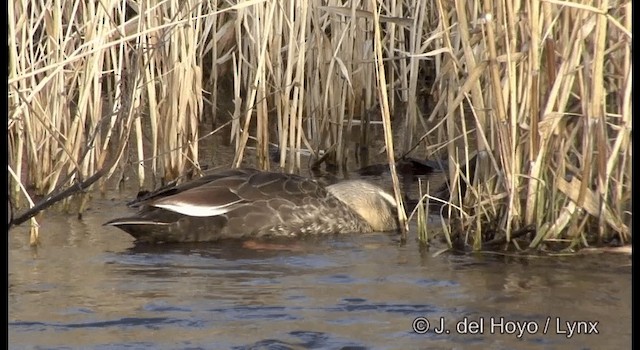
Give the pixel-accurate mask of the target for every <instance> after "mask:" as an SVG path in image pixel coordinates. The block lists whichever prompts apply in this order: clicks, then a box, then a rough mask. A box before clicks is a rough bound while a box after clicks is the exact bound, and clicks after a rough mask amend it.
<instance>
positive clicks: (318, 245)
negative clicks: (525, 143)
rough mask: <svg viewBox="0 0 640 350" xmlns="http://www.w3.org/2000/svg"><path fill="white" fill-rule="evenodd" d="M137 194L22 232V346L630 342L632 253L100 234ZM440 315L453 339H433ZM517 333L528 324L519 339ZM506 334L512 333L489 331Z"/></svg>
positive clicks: (14, 283)
mask: <svg viewBox="0 0 640 350" xmlns="http://www.w3.org/2000/svg"><path fill="white" fill-rule="evenodd" d="M123 201H124V200H116V201H108V200H97V201H94V202H93V208H92V210H91V211H90V212H88V213H87V215H85V219H84V220H83V221H78V220H76V219H75V218H73V217H71V216H66V215H61V214H56V213H54V212H50V213H48V214H46V215H45V217H44V218H43V219H42V220H41V223H42V224H43V231H42V233H41V235H42V240H43V246H42V247H41V248H39V249H38V251H37V252H34V251H33V250H31V249H30V248H29V247H28V238H27V228H26V227H19V228H17V229H15V230H13V231H11V233H10V235H9V251H8V254H9V344H10V347H11V348H15V349H23V348H47V349H63V348H64V349H68V348H89V349H114V348H123V347H128V348H135V349H138V348H148V349H175V348H183V349H184V348H189V349H197V348H203V349H213V348H215V349H230V348H233V349H249V348H251V349H301V348H318V349H320V348H322V349H325V348H328V349H339V348H351V349H358V348H387V349H399V348H403V349H409V348H424V347H429V348H465V349H467V348H478V349H480V348H483V349H484V348H497V349H499V348H504V349H511V348H516V347H517V348H524V349H526V348H534V347H539V346H540V345H542V346H546V347H548V348H556V347H564V346H567V347H571V348H594V349H595V348H605V347H606V348H614V347H615V348H628V347H629V346H630V344H631V311H630V310H631V308H630V306H631V278H630V277H631V273H630V268H629V267H625V265H629V263H630V260H629V258H628V257H626V256H615V255H601V256H597V257H594V256H584V257H572V258H563V259H560V258H554V259H549V258H538V259H513V258H503V257H499V256H486V255H477V256H469V255H454V254H448V253H445V254H441V255H437V256H434V255H435V254H434V252H435V251H437V249H433V250H431V251H427V252H424V251H422V252H421V251H420V249H418V246H417V244H416V243H415V242H414V240H413V239H410V240H409V242H408V243H407V244H406V245H401V244H399V243H398V239H397V237H395V236H394V235H389V234H367V235H361V236H343V237H324V238H320V239H309V240H302V241H300V242H296V243H295V244H293V243H291V245H292V249H288V250H280V251H270V250H255V249H249V248H246V247H245V246H243V245H242V244H241V243H223V244H189V245H165V246H136V245H134V244H133V242H132V239H131V238H130V237H128V236H127V235H126V234H125V233H123V232H121V231H119V230H117V229H114V228H111V227H103V226H101V223H102V222H104V221H106V220H108V219H110V218H112V217H116V216H120V215H121V214H125V212H126V210H127V209H126V208H124V207H123V206H122V202H123ZM414 232H415V231H414ZM293 248H294V249H293ZM419 317H424V318H426V319H427V320H429V321H430V322H431V329H430V330H429V332H427V333H425V334H417V333H415V332H414V331H413V330H412V323H413V322H414V320H415V319H416V318H419ZM465 318H466V319H465ZM501 318H502V319H501ZM440 320H443V321H444V324H445V327H446V328H447V329H448V330H449V334H446V333H443V334H436V333H434V331H433V330H434V327H438V326H439V324H440ZM465 320H466V321H465ZM547 320H549V324H548V331H547V334H542V333H543V327H544V326H545V323H546V322H547ZM516 321H517V322H518V323H516ZM577 321H585V323H584V327H583V328H584V330H582V329H581V330H582V332H583V333H585V332H587V331H592V330H591V329H589V328H588V326H589V325H590V324H591V325H592V324H593V323H594V322H598V323H597V325H596V329H597V331H598V332H599V334H574V335H573V336H571V337H570V338H569V337H568V336H569V333H568V332H569V329H570V328H568V327H569V326H568V325H572V324H574V325H575V324H576V323H575V322H577ZM527 322H528V323H527ZM567 322H569V323H568V324H567ZM586 322H591V323H590V324H589V323H586ZM481 325H482V326H483V328H482V329H480V328H479V327H480V326H481ZM518 325H519V326H521V327H524V326H527V327H529V328H526V330H528V332H524V333H523V334H522V337H521V338H519V337H518V333H520V331H519V329H518V328H516V327H517V326H518ZM491 326H492V328H491ZM474 327H475V328H474ZM500 327H502V328H500ZM509 327H512V328H509ZM536 327H537V328H536ZM501 329H502V330H503V332H509V333H511V334H502V335H501V334H491V331H493V332H494V333H495V332H499V331H500V330H501ZM576 329H578V328H576ZM458 331H466V332H467V334H460V333H459V332H458ZM514 332H515V333H514ZM558 332H561V334H555V333H558ZM474 333H475V334H474ZM529 333H533V334H529Z"/></svg>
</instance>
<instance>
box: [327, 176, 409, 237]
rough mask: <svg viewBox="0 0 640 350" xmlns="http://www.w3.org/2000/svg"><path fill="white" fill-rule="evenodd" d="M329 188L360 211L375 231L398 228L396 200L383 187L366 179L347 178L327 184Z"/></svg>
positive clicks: (359, 213) (349, 205)
mask: <svg viewBox="0 0 640 350" xmlns="http://www.w3.org/2000/svg"><path fill="white" fill-rule="evenodd" d="M327 190H328V191H329V193H331V194H332V195H333V196H335V197H336V198H338V199H339V200H340V201H341V202H343V203H345V204H346V205H347V206H348V207H349V208H351V209H352V210H353V211H355V212H356V213H358V215H360V216H361V217H362V218H363V219H364V220H365V221H366V222H367V223H369V225H370V226H371V228H372V229H373V230H374V231H393V230H397V229H398V227H399V226H398V216H397V212H396V210H397V209H396V207H397V203H396V200H395V198H394V196H393V195H392V194H389V193H388V192H386V191H385V190H383V189H382V188H380V187H378V186H376V185H374V184H372V183H369V182H367V181H364V180H347V181H342V182H339V183H336V184H333V185H330V186H327Z"/></svg>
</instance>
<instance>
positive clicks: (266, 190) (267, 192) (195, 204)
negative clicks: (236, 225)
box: [147, 171, 327, 217]
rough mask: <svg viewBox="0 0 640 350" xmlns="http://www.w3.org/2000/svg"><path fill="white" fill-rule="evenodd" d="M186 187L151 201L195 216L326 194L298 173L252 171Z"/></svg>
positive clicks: (298, 202)
mask: <svg viewBox="0 0 640 350" xmlns="http://www.w3.org/2000/svg"><path fill="white" fill-rule="evenodd" d="M188 185H189V187H188V188H187V189H184V187H183V188H181V189H180V191H178V192H176V193H173V194H170V195H167V196H162V197H161V198H157V199H154V200H152V201H149V202H148V203H147V204H148V205H150V206H153V207H158V208H163V209H166V210H170V211H173V212H176V213H180V214H183V215H187V216H195V217H208V216H216V215H222V214H225V213H228V212H230V211H232V210H234V209H236V208H238V207H239V206H241V205H244V204H247V203H254V202H262V201H274V200H278V201H280V200H281V201H285V202H286V203H288V204H289V206H291V207H295V206H296V205H301V204H303V203H304V202H305V201H308V200H310V199H311V198H316V199H317V198H325V197H326V196H327V192H326V190H325V188H324V187H323V186H322V185H320V184H319V183H317V182H316V181H314V180H311V179H307V178H304V177H301V176H297V175H291V174H280V173H271V172H259V171H256V172H252V173H250V174H238V175H234V176H225V177H220V178H215V179H213V180H212V181H208V182H204V183H203V182H199V184H198V185H197V186H194V185H192V184H188Z"/></svg>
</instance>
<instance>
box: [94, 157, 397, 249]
mask: <svg viewBox="0 0 640 350" xmlns="http://www.w3.org/2000/svg"><path fill="white" fill-rule="evenodd" d="M132 204H133V205H134V206H137V207H139V208H140V210H139V212H138V213H136V214H135V215H134V216H132V217H128V218H120V219H115V220H112V221H109V222H107V223H106V224H105V225H111V226H115V227H118V228H120V229H122V230H124V231H125V232H127V233H129V234H130V235H132V236H133V237H135V238H136V240H137V241H139V242H151V243H160V242H199V241H216V240H219V239H226V238H259V237H298V236H303V235H318V234H330V233H352V232H371V231H392V230H396V229H397V227H398V225H397V219H396V213H395V207H394V201H393V197H392V196H391V195H389V194H387V193H386V192H384V191H383V190H382V189H380V188H379V187H377V186H375V185H373V184H370V183H368V182H364V181H362V180H350V181H344V182H341V183H338V184H334V185H330V186H327V187H324V186H322V185H321V184H320V183H318V182H317V181H315V180H311V179H307V178H305V177H301V176H297V175H290V174H281V173H273V172H263V171H258V170H254V169H234V170H227V171H223V172H218V173H213V174H210V175H207V176H204V177H202V178H199V179H196V180H193V181H190V182H187V183H184V184H182V185H179V186H170V187H166V188H162V189H160V190H158V191H155V192H153V193H148V194H145V195H143V196H141V197H140V198H139V199H138V200H136V201H134V202H133V203H132Z"/></svg>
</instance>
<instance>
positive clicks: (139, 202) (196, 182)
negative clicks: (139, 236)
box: [127, 168, 259, 208]
mask: <svg viewBox="0 0 640 350" xmlns="http://www.w3.org/2000/svg"><path fill="white" fill-rule="evenodd" d="M257 172H259V170H257V169H252V168H242V169H229V170H224V171H218V172H210V173H205V175H204V176H202V177H199V178H197V179H193V180H191V181H188V182H185V183H182V184H179V185H178V184H176V183H175V182H172V183H169V184H167V185H166V186H163V187H160V188H158V189H156V190H154V191H152V192H148V191H144V192H140V193H139V194H138V197H137V198H136V199H134V200H132V201H131V202H129V203H127V205H128V206H129V207H132V208H139V207H142V206H146V205H149V204H150V203H153V202H154V201H157V200H159V199H162V198H165V197H169V196H173V195H176V194H178V193H181V192H184V191H188V190H190V189H192V188H197V187H200V186H203V185H205V184H207V183H211V182H214V181H216V180H220V179H224V178H231V177H243V176H244V177H248V176H250V175H251V174H254V173H257Z"/></svg>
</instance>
